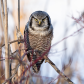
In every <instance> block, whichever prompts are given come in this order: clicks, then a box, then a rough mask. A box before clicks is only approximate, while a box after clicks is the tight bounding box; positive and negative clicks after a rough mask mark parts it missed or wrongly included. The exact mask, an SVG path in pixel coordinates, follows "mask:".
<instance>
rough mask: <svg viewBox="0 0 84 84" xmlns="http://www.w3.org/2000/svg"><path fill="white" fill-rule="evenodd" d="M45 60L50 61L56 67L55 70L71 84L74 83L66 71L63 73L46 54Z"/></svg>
mask: <svg viewBox="0 0 84 84" xmlns="http://www.w3.org/2000/svg"><path fill="white" fill-rule="evenodd" d="M44 59H45V62H48V63H49V64H50V65H51V66H52V67H53V68H54V69H55V71H56V72H57V73H58V74H60V75H61V76H62V77H63V78H64V79H65V80H66V81H67V82H68V83H69V84H74V83H73V82H72V81H71V80H70V79H69V78H68V77H67V76H66V75H65V74H64V73H62V72H61V71H60V70H59V69H58V68H57V66H56V65H55V64H54V63H53V62H52V61H51V60H50V59H49V58H48V57H47V56H44Z"/></svg>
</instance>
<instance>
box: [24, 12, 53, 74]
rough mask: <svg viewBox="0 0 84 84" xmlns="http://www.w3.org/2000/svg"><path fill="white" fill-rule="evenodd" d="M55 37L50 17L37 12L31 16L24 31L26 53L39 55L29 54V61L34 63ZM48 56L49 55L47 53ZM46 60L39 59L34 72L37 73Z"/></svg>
mask: <svg viewBox="0 0 84 84" xmlns="http://www.w3.org/2000/svg"><path fill="white" fill-rule="evenodd" d="M52 37H53V27H52V24H51V21H50V17H49V15H48V14H47V13H46V12H44V11H36V12H34V13H32V14H31V16H30V18H29V21H28V23H27V25H26V26H25V30H24V41H25V48H26V51H28V50H37V51H39V52H38V54H33V55H32V58H31V57H30V54H27V57H28V60H29V61H32V62H34V61H35V60H36V59H37V58H38V57H39V56H41V55H42V54H43V53H44V52H46V50H47V49H49V47H50V46H51V40H52ZM47 54H48V53H47ZM47 54H46V55H47ZM43 61H44V59H39V61H37V62H36V63H35V64H34V65H33V66H32V68H33V70H34V72H35V73H37V72H38V71H39V70H40V66H41V64H42V62H43Z"/></svg>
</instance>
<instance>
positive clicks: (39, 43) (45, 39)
mask: <svg viewBox="0 0 84 84" xmlns="http://www.w3.org/2000/svg"><path fill="white" fill-rule="evenodd" d="M51 40H52V33H51V34H49V35H48V36H40V35H31V34H29V42H30V47H31V48H32V49H35V50H39V51H40V52H41V53H44V52H46V50H47V49H49V47H50V46H51Z"/></svg>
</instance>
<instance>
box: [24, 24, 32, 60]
mask: <svg viewBox="0 0 84 84" xmlns="http://www.w3.org/2000/svg"><path fill="white" fill-rule="evenodd" d="M24 45H25V51H26V52H27V51H28V50H30V43H29V33H28V23H27V25H26V26H25V30H24ZM27 57H28V60H29V61H31V58H30V54H29V53H28V54H27Z"/></svg>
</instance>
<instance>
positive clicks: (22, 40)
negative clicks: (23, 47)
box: [0, 39, 24, 49]
mask: <svg viewBox="0 0 84 84" xmlns="http://www.w3.org/2000/svg"><path fill="white" fill-rule="evenodd" d="M19 41H20V42H21V43H23V42H24V39H19V40H14V41H11V42H8V44H12V43H15V42H19ZM4 46H5V44H3V45H2V46H1V47H0V49H1V48H2V47H4Z"/></svg>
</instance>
